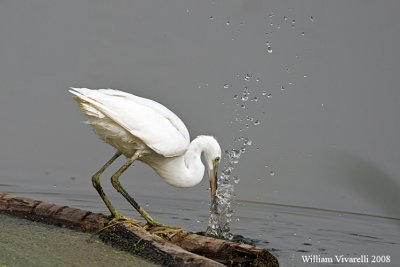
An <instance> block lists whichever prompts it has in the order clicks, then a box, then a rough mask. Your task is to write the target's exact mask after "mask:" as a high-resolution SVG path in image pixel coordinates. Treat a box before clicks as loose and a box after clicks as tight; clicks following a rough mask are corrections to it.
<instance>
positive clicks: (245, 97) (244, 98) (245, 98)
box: [241, 95, 249, 101]
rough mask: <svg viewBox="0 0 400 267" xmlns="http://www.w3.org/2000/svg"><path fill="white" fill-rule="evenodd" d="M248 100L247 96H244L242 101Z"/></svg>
mask: <svg viewBox="0 0 400 267" xmlns="http://www.w3.org/2000/svg"><path fill="white" fill-rule="evenodd" d="M248 99H249V97H248V96H247V95H244V96H242V97H241V100H242V101H247V100H248Z"/></svg>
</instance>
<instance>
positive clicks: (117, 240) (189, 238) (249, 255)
mask: <svg viewBox="0 0 400 267" xmlns="http://www.w3.org/2000/svg"><path fill="white" fill-rule="evenodd" d="M0 213H6V214H10V215H14V216H18V217H22V218H25V219H29V220H33V221H39V222H43V223H47V224H53V225H59V226H64V227H67V228H71V229H75V230H79V231H84V232H90V233H95V232H97V231H101V232H100V238H101V239H102V240H103V241H105V242H110V243H111V244H112V245H114V246H118V247H119V248H121V249H123V250H127V251H130V252H132V253H134V254H138V255H141V256H143V257H145V258H147V259H149V260H152V261H154V262H157V263H160V264H162V265H163V266H268V267H275V266H279V263H278V260H277V259H276V258H275V257H274V256H273V255H272V254H271V253H269V252H268V251H267V250H265V249H262V248H258V247H255V246H251V245H247V244H239V243H234V242H231V241H226V240H221V239H216V238H212V237H206V236H202V235H198V234H193V233H189V232H186V231H184V230H182V231H176V232H175V233H172V234H171V235H170V236H169V237H168V238H167V239H165V238H161V237H160V236H158V235H157V234H158V233H163V231H164V230H166V229H164V228H160V227H152V228H148V229H146V230H145V229H144V228H143V224H141V223H140V222H138V221H133V222H121V223H118V224H115V225H113V226H110V227H107V226H108V223H109V219H108V218H107V217H105V216H104V215H102V214H98V213H92V212H90V211H85V210H81V209H75V208H71V207H67V206H60V205H56V204H51V203H47V202H43V201H39V200H33V199H29V198H22V197H17V196H13V195H9V194H4V193H0ZM105 227H106V228H105ZM103 228H104V229H103ZM102 229H103V230H102Z"/></svg>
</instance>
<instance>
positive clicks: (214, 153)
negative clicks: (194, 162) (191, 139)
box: [204, 136, 221, 202]
mask: <svg viewBox="0 0 400 267" xmlns="http://www.w3.org/2000/svg"><path fill="white" fill-rule="evenodd" d="M207 141H208V142H207V143H208V145H207V146H206V147H205V150H204V159H205V161H206V166H207V169H208V177H209V179H210V189H211V202H214V201H215V200H216V196H217V185H218V183H217V177H218V173H217V172H218V165H219V163H220V161H221V147H220V146H219V144H218V142H217V140H216V139H215V138H214V137H212V136H207Z"/></svg>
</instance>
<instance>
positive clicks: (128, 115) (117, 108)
mask: <svg viewBox="0 0 400 267" xmlns="http://www.w3.org/2000/svg"><path fill="white" fill-rule="evenodd" d="M70 92H71V93H72V94H74V95H76V97H77V98H76V100H77V102H78V103H79V104H80V105H81V109H82V110H83V111H84V112H85V114H86V115H87V116H88V117H89V120H88V122H89V124H92V126H93V127H94V129H95V130H96V126H99V127H104V126H105V125H113V126H114V127H113V128H117V127H118V126H119V127H122V128H123V129H124V130H125V131H127V132H128V133H130V134H131V135H132V136H134V137H136V140H134V141H139V142H140V141H142V143H143V144H145V145H146V146H148V147H149V148H151V149H152V150H154V151H155V152H157V153H158V154H160V155H162V156H164V157H174V156H179V155H182V154H184V153H185V152H186V150H187V148H188V147H189V143H190V136H189V132H188V130H187V128H186V126H185V125H184V123H183V122H182V121H181V119H180V118H179V117H178V116H176V115H175V114H174V113H173V112H172V111H170V110H169V109H167V108H166V107H165V106H163V105H161V104H159V103H157V102H155V101H153V100H150V99H146V98H142V97H138V96H135V95H132V94H128V93H125V92H122V91H119V90H113V89H100V90H91V89H87V88H71V90H70ZM108 127H110V126H108ZM114 130H117V129H114ZM117 131H118V132H120V133H121V134H123V133H122V131H121V129H118V130H117ZM96 133H98V134H99V132H96ZM99 135H100V134H99ZM125 135H126V134H124V136H125ZM100 137H102V139H103V140H105V141H106V142H108V143H110V140H107V138H105V136H102V135H100ZM137 139H138V140H137ZM132 141H133V140H132ZM111 145H114V144H111ZM121 152H123V151H121ZM124 154H125V153H124Z"/></svg>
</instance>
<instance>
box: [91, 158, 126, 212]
mask: <svg viewBox="0 0 400 267" xmlns="http://www.w3.org/2000/svg"><path fill="white" fill-rule="evenodd" d="M119 156H121V153H120V152H116V153H115V154H114V156H113V157H112V158H111V159H110V160H109V161H107V162H106V164H104V165H103V167H101V168H100V170H99V171H98V172H96V173H95V174H94V175H93V176H92V184H93V187H94V188H95V189H96V191H97V192H98V193H99V195H100V197H101V198H102V199H103V201H104V203H105V204H106V206H107V208H108V210H109V211H110V212H111V216H112V217H113V218H117V217H119V214H118V213H117V211H116V210H115V208H114V206H113V205H112V204H111V202H110V200H109V199H108V197H107V195H106V193H104V190H103V188H102V187H101V184H100V175H101V174H102V173H103V172H104V171H105V170H106V169H107V168H108V167H109V166H110V165H111V164H112V163H113V162H114V161H115V160H116V159H117V158H118V157H119Z"/></svg>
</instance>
